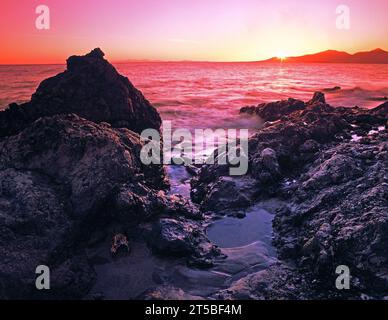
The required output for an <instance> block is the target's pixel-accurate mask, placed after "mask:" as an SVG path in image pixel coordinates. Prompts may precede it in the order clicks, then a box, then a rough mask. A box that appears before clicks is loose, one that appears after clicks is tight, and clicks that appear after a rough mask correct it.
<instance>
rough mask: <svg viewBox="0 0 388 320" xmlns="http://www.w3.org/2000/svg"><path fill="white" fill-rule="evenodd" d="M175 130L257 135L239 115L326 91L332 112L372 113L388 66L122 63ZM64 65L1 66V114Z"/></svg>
mask: <svg viewBox="0 0 388 320" xmlns="http://www.w3.org/2000/svg"><path fill="white" fill-rule="evenodd" d="M115 67H116V68H117V69H118V71H119V72H120V73H121V74H123V75H125V76H127V77H128V78H129V79H130V81H131V82H132V83H133V84H134V85H135V86H136V87H137V88H138V89H140V90H141V91H142V92H143V94H144V95H145V97H146V98H147V99H148V100H150V101H151V103H152V104H153V105H154V106H155V107H156V108H157V109H158V111H159V112H160V114H161V116H162V118H163V120H171V121H172V124H173V127H175V128H188V129H193V128H199V129H200V128H236V129H239V128H247V129H250V128H254V127H256V126H257V121H258V120H257V119H252V118H247V117H246V116H240V115H239V109H240V108H241V107H244V106H247V105H257V104H259V103H262V102H269V101H274V100H279V99H286V98H289V97H292V98H298V99H302V100H309V99H310V98H311V97H312V95H313V93H314V92H315V91H321V90H324V89H329V88H334V87H341V90H336V91H330V90H327V91H326V98H327V101H328V103H330V104H332V105H334V106H347V107H350V106H355V105H358V106H360V107H365V108H372V107H376V106H378V105H379V104H381V103H383V101H382V99H383V98H384V97H387V96H388V65H369V64H364V65H363V64H291V63H283V64H272V63H210V62H141V63H138V62H136V63H135V62H130V63H117V64H115ZM64 70H65V65H0V79H1V82H0V110H1V109H4V108H6V107H7V105H8V104H9V103H11V102H23V101H28V100H29V99H30V97H31V94H32V93H33V92H34V91H35V90H36V88H37V86H38V85H39V83H40V82H41V81H42V80H44V79H45V78H48V77H51V76H53V75H55V74H57V73H59V72H62V71H64Z"/></svg>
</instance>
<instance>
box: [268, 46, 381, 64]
mask: <svg viewBox="0 0 388 320" xmlns="http://www.w3.org/2000/svg"><path fill="white" fill-rule="evenodd" d="M262 62H285V63H287V62H288V63H289V62H291V63H377V64H383V63H384V64H385V63H387V64H388V52H387V51H384V50H382V49H376V50H372V51H366V52H358V53H355V54H349V53H347V52H343V51H336V50H327V51H323V52H319V53H315V54H308V55H304V56H300V57H287V58H286V59H283V60H282V59H280V58H277V57H274V58H271V59H268V60H264V61H262Z"/></svg>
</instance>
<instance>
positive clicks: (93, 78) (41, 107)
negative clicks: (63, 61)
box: [0, 49, 161, 137]
mask: <svg viewBox="0 0 388 320" xmlns="http://www.w3.org/2000/svg"><path fill="white" fill-rule="evenodd" d="M68 113H75V114H77V115H79V116H80V117H83V118H85V119H88V120H91V121H94V122H97V123H99V122H107V123H110V124H111V125H112V126H113V127H116V128H128V129H130V130H132V131H134V132H137V133H140V132H141V131H142V130H144V129H148V128H153V129H157V130H159V128H160V125H161V119H160V116H159V114H158V112H157V111H156V109H155V108H154V107H153V106H152V105H151V104H150V103H149V102H148V100H147V99H145V98H144V96H143V95H142V93H141V92H140V91H139V90H137V89H136V88H135V87H134V86H133V85H132V83H131V82H130V81H129V80H128V78H126V77H124V76H122V75H120V74H119V73H118V72H117V71H116V69H115V68H114V67H113V66H112V65H111V64H110V63H109V62H108V61H107V60H105V59H104V53H103V52H102V51H101V50H100V49H94V50H93V51H91V52H90V53H88V54H86V55H85V56H72V57H70V58H69V59H68V60H67V70H66V71H64V72H62V73H60V74H58V75H56V76H54V77H52V78H49V79H46V80H44V81H42V83H41V84H40V85H39V87H38V89H37V90H36V92H35V93H34V94H33V95H32V98H31V101H30V102H27V103H24V104H22V105H16V104H11V105H10V107H9V108H8V109H7V110H6V111H4V112H1V113H0V137H4V136H10V135H14V134H17V133H19V132H20V131H21V130H23V129H24V128H25V127H26V126H28V125H29V124H30V123H32V122H33V121H35V120H37V119H38V118H40V117H45V116H53V115H57V114H68Z"/></svg>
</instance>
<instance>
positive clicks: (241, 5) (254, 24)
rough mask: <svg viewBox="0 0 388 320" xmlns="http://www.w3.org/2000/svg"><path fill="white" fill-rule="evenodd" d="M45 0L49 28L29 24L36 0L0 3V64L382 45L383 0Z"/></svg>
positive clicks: (222, 57)
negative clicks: (342, 5)
mask: <svg viewBox="0 0 388 320" xmlns="http://www.w3.org/2000/svg"><path fill="white" fill-rule="evenodd" d="M346 2H347V5H348V6H349V8H350V10H351V11H350V12H351V16H350V18H351V28H350V29H349V30H338V29H337V27H336V13H335V10H336V7H337V6H338V1H337V0H322V1H309V0H293V1H291V0H282V1H280V0H273V1H258V0H212V1H208V0H198V1H192V0H143V1H138V0H111V1H93V0H84V1H76V0H66V1H65V0H45V1H43V3H44V4H45V5H47V6H48V7H49V8H50V14H51V15H50V20H51V28H50V30H37V29H36V28H35V19H36V17H37V15H36V14H35V8H36V6H37V5H38V4H39V3H38V2H37V1H35V0H20V1H14V0H2V1H1V3H0V14H1V16H0V43H1V50H0V64H34V63H64V62H65V59H66V58H67V57H68V56H70V55H72V54H84V53H86V52H88V51H90V50H91V49H93V48H95V47H100V48H101V49H102V50H103V51H104V52H105V53H106V54H107V58H108V59H109V60H111V61H122V60H168V61H176V60H178V61H179V60H192V61H257V60H263V59H268V58H271V57H279V58H281V59H282V60H284V59H285V58H286V57H290V56H299V55H304V54H310V53H316V52H319V51H324V50H327V49H334V50H340V51H347V52H349V53H354V52H357V51H368V50H372V49H375V48H382V49H385V50H387V49H388V37H386V30H387V24H388V22H387V21H388V1H386V0H370V1H368V2H365V1H359V0H347V1H346Z"/></svg>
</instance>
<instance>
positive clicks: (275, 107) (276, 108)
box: [240, 98, 305, 121]
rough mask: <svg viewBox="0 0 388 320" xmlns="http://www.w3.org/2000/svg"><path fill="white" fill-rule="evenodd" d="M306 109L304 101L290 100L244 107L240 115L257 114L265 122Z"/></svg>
mask: <svg viewBox="0 0 388 320" xmlns="http://www.w3.org/2000/svg"><path fill="white" fill-rule="evenodd" d="M304 108H305V104H304V102H303V101H300V100H295V99H292V98H290V99H288V100H283V101H277V102H269V103H262V104H259V105H258V106H257V107H244V108H242V109H241V110H240V113H248V114H256V115H258V116H260V117H261V118H262V119H264V120H265V121H275V120H279V119H280V118H281V117H283V116H286V115H288V114H290V113H293V112H294V111H297V110H303V109H304Z"/></svg>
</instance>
